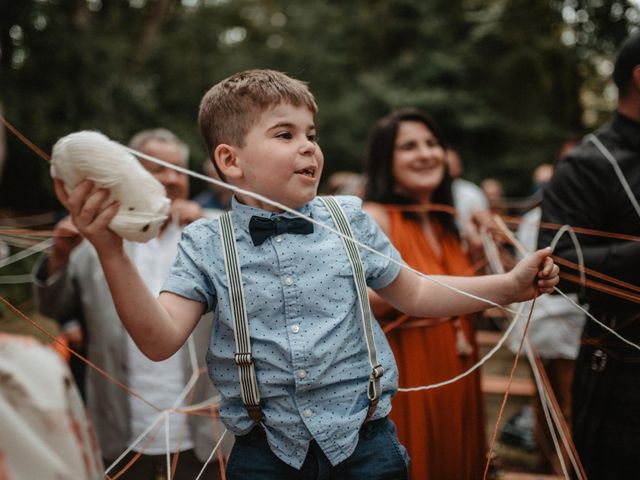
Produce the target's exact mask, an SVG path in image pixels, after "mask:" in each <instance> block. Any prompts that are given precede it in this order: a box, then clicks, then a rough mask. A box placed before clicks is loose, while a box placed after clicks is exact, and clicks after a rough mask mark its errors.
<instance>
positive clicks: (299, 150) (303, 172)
mask: <svg viewBox="0 0 640 480" xmlns="http://www.w3.org/2000/svg"><path fill="white" fill-rule="evenodd" d="M234 150H235V154H236V155H235V156H236V165H237V167H238V169H239V176H238V178H236V179H234V180H235V181H234V182H233V183H234V184H237V185H238V186H239V187H241V188H244V189H245V190H249V191H251V192H255V193H259V194H260V195H263V196H265V197H267V198H269V199H271V200H274V201H276V202H278V203H281V204H284V205H286V206H287V207H290V208H300V207H302V206H303V205H304V204H305V203H307V202H309V201H310V200H312V199H313V198H314V197H315V196H316V193H317V190H318V183H319V181H320V174H321V173H322V167H323V166H324V157H323V155H322V151H321V150H320V147H319V146H318V143H317V135H316V128H315V124H314V121H313V113H312V112H311V111H310V110H309V109H308V108H306V107H294V106H293V105H289V104H284V103H283V104H279V105H276V106H275V107H272V108H270V109H268V110H266V111H264V112H263V113H262V115H261V116H260V119H259V120H258V122H257V123H256V124H255V125H254V126H253V127H252V128H251V129H250V130H249V132H248V133H247V135H246V137H245V146H244V147H242V148H238V147H234ZM238 198H239V200H240V201H242V202H243V203H245V204H247V205H251V206H254V207H258V208H262V209H264V210H269V211H279V209H278V208H276V207H273V206H272V205H268V204H265V203H264V202H260V201H258V200H255V199H253V198H248V197H245V196H242V195H239V196H238Z"/></svg>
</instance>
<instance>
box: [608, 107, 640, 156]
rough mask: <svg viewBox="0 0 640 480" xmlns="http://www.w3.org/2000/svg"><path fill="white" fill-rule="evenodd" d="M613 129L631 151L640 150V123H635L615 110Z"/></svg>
mask: <svg viewBox="0 0 640 480" xmlns="http://www.w3.org/2000/svg"><path fill="white" fill-rule="evenodd" d="M613 128H614V130H615V131H617V132H619V133H620V135H621V136H622V137H623V138H624V140H625V141H626V142H628V143H629V145H631V146H632V148H633V149H635V150H638V149H640V122H636V121H635V120H632V119H631V118H629V117H627V116H625V115H623V114H621V113H620V112H618V111H617V110H616V111H615V112H614V114H613Z"/></svg>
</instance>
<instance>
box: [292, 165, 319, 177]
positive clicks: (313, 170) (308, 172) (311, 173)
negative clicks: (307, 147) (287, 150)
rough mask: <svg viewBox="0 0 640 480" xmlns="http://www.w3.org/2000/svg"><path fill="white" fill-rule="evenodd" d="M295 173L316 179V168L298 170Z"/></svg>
mask: <svg viewBox="0 0 640 480" xmlns="http://www.w3.org/2000/svg"><path fill="white" fill-rule="evenodd" d="M295 173H297V174H299V175H304V176H306V177H311V178H314V177H315V176H316V167H308V168H303V169H302V170H297V171H296V172H295Z"/></svg>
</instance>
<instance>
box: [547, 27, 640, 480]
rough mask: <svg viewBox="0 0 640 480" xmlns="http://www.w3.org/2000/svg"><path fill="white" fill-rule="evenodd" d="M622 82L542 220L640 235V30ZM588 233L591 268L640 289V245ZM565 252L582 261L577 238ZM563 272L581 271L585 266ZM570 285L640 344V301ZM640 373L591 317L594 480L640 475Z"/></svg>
mask: <svg viewBox="0 0 640 480" xmlns="http://www.w3.org/2000/svg"><path fill="white" fill-rule="evenodd" d="M613 81H614V83H615V85H616V86H617V88H618V105H617V108H616V110H615V111H614V112H613V116H612V118H611V120H610V121H609V122H608V123H606V124H605V125H603V126H602V127H600V128H599V129H598V130H597V131H596V132H595V133H594V136H591V135H588V136H587V137H585V139H584V140H583V141H582V142H580V144H579V145H578V146H576V147H575V148H574V149H573V150H571V151H570V152H569V153H568V154H567V155H566V156H565V157H564V158H563V159H562V161H561V162H559V164H558V167H557V169H556V172H555V174H554V176H553V178H552V180H551V182H550V183H549V185H548V186H547V188H545V190H544V198H543V201H542V222H550V223H556V224H560V225H564V224H567V225H571V226H573V227H581V228H586V229H592V230H600V231H606V232H615V233H622V234H627V235H633V236H639V235H640V208H638V204H637V198H638V192H640V33H635V34H634V35H632V36H630V37H629V38H627V40H625V42H624V43H623V44H622V46H621V48H620V50H619V51H618V54H617V57H616V60H615V65H614V70H613ZM617 169H619V171H618V170H617ZM617 172H619V173H621V175H619V173H617ZM621 177H622V178H621ZM623 182H628V184H629V187H630V192H628V191H626V190H625V189H624V188H623ZM554 235H555V231H553V230H541V232H540V236H539V238H538V245H549V244H550V243H551V241H552V239H553V237H554ZM578 239H579V242H580V246H581V253H582V255H583V258H584V264H585V266H586V267H587V268H590V269H593V270H596V271H598V272H600V273H603V274H605V275H608V276H610V277H613V278H615V279H617V280H622V281H624V282H627V283H628V284H631V285H640V269H638V265H639V264H640V243H639V242H635V241H628V240H620V239H616V238H609V237H607V236H594V235H586V234H578ZM555 255H557V256H559V257H562V258H564V259H566V260H569V261H571V262H573V263H578V262H579V260H578V258H579V252H578V250H577V249H576V247H575V246H574V244H573V242H572V241H571V240H570V238H569V237H568V236H567V235H564V236H563V237H562V238H561V239H560V241H559V242H558V244H557V247H556V250H555ZM563 270H564V272H565V274H566V273H570V274H573V275H575V276H578V275H579V271H578V270H576V269H571V268H568V267H565V266H563ZM598 280H599V279H598ZM560 288H561V289H562V290H565V291H573V292H577V293H579V294H580V297H581V300H583V301H584V302H586V303H588V304H589V311H590V313H591V314H592V315H593V316H594V317H595V318H597V319H599V320H600V321H601V322H603V323H604V324H606V325H608V326H609V327H610V328H612V329H613V330H614V331H616V332H617V333H618V334H619V335H621V336H622V337H624V338H625V339H627V340H628V341H631V342H632V343H634V344H635V345H637V344H639V343H640V308H639V307H638V303H637V301H632V300H629V299H625V298H621V297H620V296H616V295H613V294H610V293H605V292H602V291H599V290H597V289H595V288H589V287H584V286H581V285H580V284H579V283H576V282H570V281H564V282H563V283H562V284H561V285H560ZM618 288H620V287H618ZM639 378H640V352H638V350H637V349H636V348H633V347H631V346H630V345H629V344H627V343H625V342H623V341H622V340H620V339H619V338H618V337H616V336H614V335H613V334H611V333H610V332H608V331H606V330H604V329H603V328H602V327H601V326H599V325H598V324H596V323H595V322H593V321H591V320H589V321H587V322H586V323H585V327H584V331H583V334H582V343H581V346H580V352H579V354H578V359H577V361H576V366H575V374H574V382H573V437H574V441H575V444H576V447H577V449H578V453H579V454H580V457H581V459H582V462H583V464H584V467H585V469H586V473H587V476H588V477H589V479H591V480H598V479H621V478H625V479H626V478H636V477H637V475H638V472H639V471H640V455H638V442H640V414H638V405H640V381H638V379H639Z"/></svg>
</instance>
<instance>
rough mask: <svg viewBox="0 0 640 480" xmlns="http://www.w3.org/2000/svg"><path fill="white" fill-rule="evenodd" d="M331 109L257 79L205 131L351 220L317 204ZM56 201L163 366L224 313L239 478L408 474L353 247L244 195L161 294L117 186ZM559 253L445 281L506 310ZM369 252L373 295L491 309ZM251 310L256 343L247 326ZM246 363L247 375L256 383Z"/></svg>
mask: <svg viewBox="0 0 640 480" xmlns="http://www.w3.org/2000/svg"><path fill="white" fill-rule="evenodd" d="M316 112H317V106H316V104H315V100H314V98H313V96H312V94H311V93H310V92H309V90H308V89H307V87H306V85H305V84H303V83H301V82H299V81H297V80H294V79H292V78H290V77H288V76H286V75H284V74H282V73H279V72H274V71H269V70H251V71H247V72H243V73H240V74H236V75H233V76H232V77H229V78H228V79H226V80H223V81H222V82H220V83H218V84H217V85H215V86H214V87H213V88H212V89H211V90H210V91H209V92H207V94H206V95H205V96H204V98H203V100H202V103H201V106H200V114H199V124H200V129H201V133H202V135H203V137H204V139H205V143H206V144H207V147H208V149H209V152H210V156H211V160H212V161H213V162H214V165H215V167H216V169H217V170H218V172H219V174H220V177H221V178H223V179H225V180H226V181H227V182H229V183H230V184H232V185H236V186H238V187H240V188H243V189H245V190H247V191H252V192H255V193H258V194H261V195H263V196H265V197H268V198H269V199H271V200H274V201H276V202H279V203H281V204H284V205H285V206H287V207H290V208H293V209H297V210H298V211H300V212H301V213H303V214H306V215H310V216H311V217H312V218H313V219H314V220H317V221H319V222H322V223H325V224H327V225H329V226H331V227H334V222H333V221H332V218H334V217H333V215H334V214H335V215H338V214H337V213H331V214H330V213H329V211H328V205H327V206H325V204H324V203H323V202H322V201H321V200H320V199H319V198H317V197H316V191H317V187H318V182H319V179H320V174H321V172H322V167H323V162H324V159H323V156H322V152H321V150H320V147H319V146H318V144H317V135H316V129H315V126H314V116H315V114H316ZM56 192H57V194H58V196H59V197H60V199H61V201H62V202H63V204H64V205H65V206H66V207H67V208H68V209H69V211H70V212H71V215H72V217H73V219H74V222H75V223H76V225H77V227H78V229H79V230H80V231H81V232H82V233H83V234H84V235H85V236H86V237H87V238H88V239H89V240H90V241H91V242H92V243H93V244H94V246H95V247H96V250H97V251H98V253H99V255H100V259H101V263H102V266H103V269H104V271H105V275H106V277H107V279H108V282H109V288H110V289H111V293H112V296H113V298H114V301H115V303H116V305H117V308H118V313H119V314H120V316H121V318H122V321H123V322H124V324H125V326H126V327H127V330H129V332H130V334H131V336H132V337H133V338H134V339H135V340H136V342H137V344H138V346H139V348H140V349H141V350H142V351H143V352H144V353H145V354H146V355H148V356H149V357H150V358H152V359H155V360H160V359H163V358H166V357H167V356H169V355H171V354H172V353H173V352H174V351H175V350H177V349H178V348H179V347H180V345H181V344H182V343H183V342H184V341H185V339H186V337H187V336H188V335H189V333H190V332H191V330H192V329H193V328H194V326H195V324H196V322H197V320H198V318H200V316H201V315H202V314H203V313H204V312H205V311H208V310H215V325H214V327H213V331H212V334H211V339H210V347H209V351H208V354H207V361H208V364H209V373H210V376H211V377H212V379H213V381H214V383H215V384H216V386H217V388H218V389H219V390H220V392H221V395H222V397H223V401H222V406H221V418H222V419H223V421H224V423H225V424H226V425H227V427H228V428H229V429H230V430H231V431H232V432H233V433H234V434H235V435H236V436H237V438H236V444H235V446H234V449H233V451H232V453H231V457H230V459H229V465H228V467H227V476H228V478H230V479H240V478H242V479H252V478H255V479H258V478H259V479H278V480H280V479H287V478H292V479H294V478H304V479H306V478H369V479H378V478H406V472H407V464H408V459H407V457H406V452H405V450H404V448H403V447H402V446H401V445H400V444H399V443H398V440H397V437H396V435H395V431H394V427H393V425H392V424H391V422H390V421H388V420H387V419H386V415H387V413H388V412H389V410H390V398H391V396H392V395H393V393H394V392H395V391H396V389H397V373H396V369H395V363H394V360H393V356H392V354H391V351H390V349H389V346H388V344H387V342H386V340H385V337H384V334H383V333H382V331H381V329H380V328H379V326H378V325H377V324H376V323H375V321H374V322H373V326H370V325H369V324H368V323H367V321H366V320H365V318H366V312H367V309H368V302H365V303H360V304H359V303H358V302H359V300H361V299H362V292H361V289H360V297H358V292H359V288H360V284H359V283H358V279H361V278H362V276H358V275H359V274H358V273H357V268H356V267H355V266H354V267H352V266H351V265H352V262H354V263H353V265H355V264H357V263H358V261H359V260H354V259H353V257H349V256H348V253H347V249H346V248H345V247H344V246H343V243H342V240H341V238H340V237H338V236H337V235H335V234H333V233H331V232H329V231H328V230H327V229H324V228H318V227H317V226H312V225H311V224H310V223H309V222H305V221H300V220H299V219H296V220H297V221H296V220H294V221H292V222H290V221H289V219H290V218H292V215H290V214H288V213H283V212H281V211H280V210H279V209H277V208H275V207H273V206H272V205H271V204H268V203H265V202H263V201H261V200H256V199H255V198H252V197H248V196H246V195H236V197H234V199H233V204H232V214H231V217H230V219H229V220H232V224H233V226H232V227H229V224H227V227H224V225H225V224H224V222H220V223H217V222H214V221H207V220H205V221H198V222H196V223H194V224H192V225H191V226H190V227H188V228H187V230H186V231H185V234H184V236H183V239H182V241H181V243H180V246H179V253H178V257H177V259H176V262H175V264H174V266H173V269H172V272H171V275H170V278H169V279H168V280H167V282H166V284H165V286H164V291H163V292H162V293H161V294H160V296H159V298H158V299H157V300H156V299H154V298H153V297H152V296H151V295H150V294H149V293H148V291H147V290H146V289H145V287H144V284H143V283H142V281H141V280H140V278H139V275H138V274H137V272H136V271H135V268H134V267H133V266H132V264H131V262H130V261H129V260H128V259H127V257H126V255H125V254H124V253H123V251H122V242H121V240H120V239H119V238H118V237H117V236H116V235H115V234H114V233H113V232H111V231H110V230H109V229H108V228H106V226H107V225H108V223H109V221H110V220H111V218H112V217H113V216H114V215H115V213H116V212H117V209H118V204H117V203H114V204H112V205H105V204H104V203H105V199H106V198H107V192H105V191H102V190H93V186H92V184H91V183H90V182H88V181H85V182H83V183H81V184H79V185H78V187H76V189H74V191H73V192H71V193H70V194H69V195H67V194H66V193H65V191H64V188H63V186H62V184H61V183H60V182H59V181H56ZM339 204H340V207H341V208H342V211H344V212H345V213H346V216H347V217H348V223H349V224H350V228H351V230H352V231H353V236H354V237H355V238H356V240H358V241H360V242H362V243H364V244H366V245H368V246H369V247H371V248H373V249H375V250H377V251H381V252H382V253H384V254H385V255H386V256H387V257H391V258H394V259H396V260H399V255H398V253H397V252H396V250H395V249H394V248H393V247H392V246H391V244H390V243H389V242H388V240H387V239H386V237H385V236H384V235H383V234H382V233H381V231H380V230H379V228H378V227H377V226H376V225H375V223H374V222H373V221H372V220H371V218H370V217H368V216H367V215H366V214H364V213H363V212H362V210H361V209H360V202H359V200H356V199H355V198H350V197H344V198H341V199H339ZM223 218H224V217H223ZM338 223H339V222H338V221H336V225H338ZM225 228H227V230H225ZM229 228H231V230H228V229H229ZM221 230H222V234H221ZM271 230H272V231H273V235H271V233H272V232H271ZM229 231H231V235H229ZM222 247H224V248H225V250H224V252H223V248H222ZM234 248H235V249H237V255H236V256H237V258H238V259H239V260H238V263H239V269H240V271H241V275H242V277H241V281H240V282H239V283H240V285H238V282H234V279H236V278H238V276H237V275H238V273H237V271H235V272H234V268H233V266H232V265H233V263H234V258H235V257H234V255H235V254H234V253H233V249H234ZM230 252H231V253H230ZM549 253H550V251H549V250H541V251H538V252H536V253H535V254H534V255H532V256H531V257H529V258H528V259H526V260H524V261H522V262H521V263H520V264H518V266H516V268H515V269H514V270H513V271H512V272H510V273H508V274H504V275H495V276H487V277H482V278H468V277H445V278H443V280H445V281H446V282H447V283H449V284H451V285H454V286H455V287H457V288H459V289H461V290H465V291H468V292H471V293H473V294H475V295H477V296H479V297H483V298H489V299H491V300H492V301H495V302H496V303H499V304H508V303H511V302H516V301H522V300H526V299H530V298H532V297H533V296H534V294H535V291H536V284H537V286H538V288H539V289H540V291H542V292H548V291H550V290H551V289H552V287H553V286H554V285H555V284H556V283H557V282H558V268H557V266H555V265H554V264H553V262H552V261H551V259H550V258H549V257H548V255H549ZM359 255H360V257H361V260H362V268H363V270H364V272H363V273H364V276H365V277H366V282H367V285H368V286H369V287H371V288H373V289H374V290H376V291H377V293H378V294H379V295H381V296H382V297H383V299H385V300H386V301H387V302H388V303H390V304H391V305H393V306H394V307H396V308H397V309H398V310H402V311H405V312H407V313H408V314H410V315H413V316H420V317H427V316H429V317H439V316H451V315H455V314H463V313H468V312H472V311H477V310H480V309H482V308H484V307H485V306H486V303H484V302H482V301H478V300H473V299H470V298H468V297H466V296H462V295H459V294H456V293H454V292H452V291H451V290H449V289H446V288H444V287H441V286H438V285H436V284H434V283H432V282H430V281H428V280H426V279H423V278H421V277H418V276H416V275H415V274H413V273H412V272H410V271H408V270H406V269H400V268H399V266H398V265H397V264H395V263H393V262H391V261H389V260H388V259H386V258H382V257H380V256H377V255H374V254H372V253H371V252H369V251H367V250H364V249H361V250H360V251H359ZM354 272H355V273H354ZM354 279H355V281H354ZM229 285H231V286H232V287H231V291H230V290H229ZM364 295H365V296H366V291H365V292H364ZM238 299H240V300H238ZM359 305H360V306H359ZM245 309H246V311H247V316H248V318H249V324H250V327H247V329H248V330H249V332H250V333H249V334H250V337H251V341H250V345H247V343H248V340H246V339H243V338H242V335H241V334H242V332H239V331H238V330H242V327H243V325H242V322H239V321H238V318H239V317H242V311H243V310H245ZM239 312H240V313H239ZM361 319H362V323H361V322H360V320H361ZM361 325H363V326H362V327H361ZM234 330H235V332H236V333H237V334H238V338H235V337H234ZM371 338H373V340H371ZM245 340H246V341H245ZM234 343H235V346H234ZM248 348H250V352H251V353H249V351H248ZM234 354H235V355H234ZM377 354H379V364H380V365H377V358H376V355H377ZM234 358H235V361H234ZM372 367H373V369H372ZM238 368H240V369H241V370H242V369H243V368H244V369H245V370H244V371H245V374H243V373H241V374H240V377H241V378H242V379H243V384H242V386H240V383H239V375H238V373H237V372H238ZM247 368H250V369H253V370H252V372H253V373H251V374H249V375H247V374H246V369H247ZM243 375H244V376H243ZM252 375H255V377H256V378H257V381H255V382H254V381H252V378H251V376H252ZM252 389H253V390H252ZM254 390H256V391H254ZM257 398H259V400H258V399H257ZM243 403H244V406H243ZM256 424H257V425H256Z"/></svg>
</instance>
